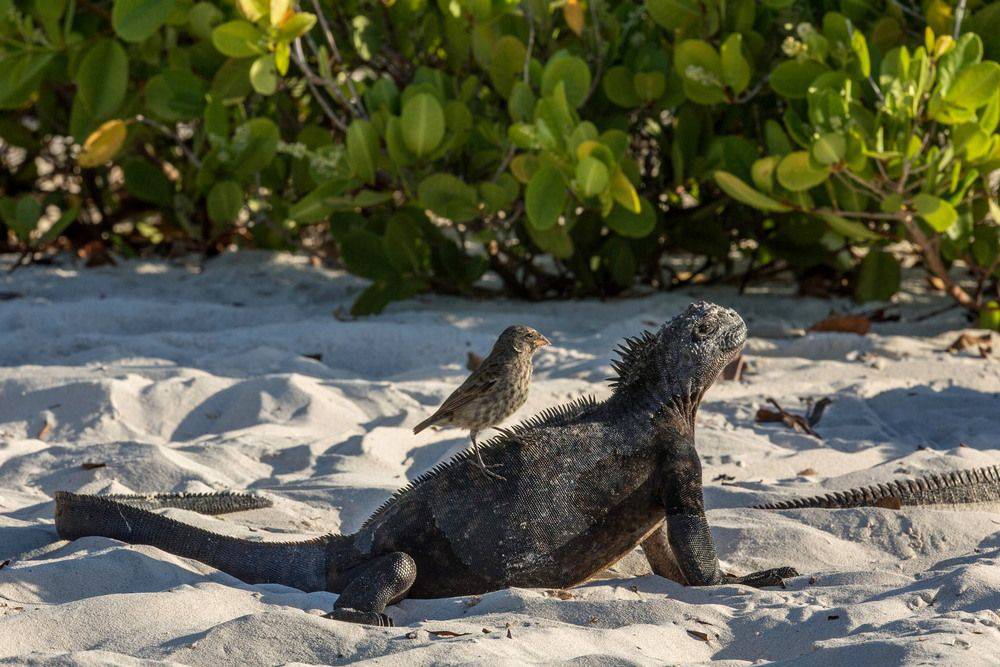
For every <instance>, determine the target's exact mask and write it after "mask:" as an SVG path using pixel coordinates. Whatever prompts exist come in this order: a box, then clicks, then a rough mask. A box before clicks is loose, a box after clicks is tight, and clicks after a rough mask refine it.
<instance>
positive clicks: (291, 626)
mask: <svg viewBox="0 0 1000 667" xmlns="http://www.w3.org/2000/svg"><path fill="white" fill-rule="evenodd" d="M3 281H4V282H3V284H0V290H4V291H8V292H18V293H22V294H23V298H17V299H13V300H10V301H4V302H0V364H3V368H0V561H3V560H4V559H11V562H10V563H9V564H7V565H6V566H5V567H3V569H0V662H3V663H4V664H26V663H30V664H52V665H56V664H58V665H103V664H116V665H140V664H141V665H146V664H167V663H170V664H175V663H183V664H194V665H218V664H247V665H257V664H261V665H268V664H280V663H289V662H299V663H336V662H346V661H351V660H361V661H366V660H367V661H370V662H372V663H378V664H382V665H385V664H425V663H436V662H444V663H483V662H485V663H491V664H522V663H526V662H545V663H549V662H573V663H575V664H663V663H700V662H707V661H713V660H714V661H719V662H725V663H726V664H749V663H753V662H755V661H761V660H763V661H777V662H786V663H794V664H806V665H852V666H857V665H863V664H902V663H905V664H927V663H937V664H949V665H951V664H970V665H980V664H987V663H993V664H997V663H998V662H1000V648H998V647H1000V630H998V627H1000V614H998V610H1000V532H998V531H1000V513H991V512H989V511H971V512H969V511H955V510H938V509H913V508H907V509H904V510H902V511H892V510H883V509H859V510H839V511H827V510H803V511H789V512H781V513H772V512H763V511H757V510H748V509H738V507H739V506H741V505H743V504H747V503H750V502H752V501H760V500H763V499H765V498H774V497H775V496H776V495H779V494H788V495H793V494H813V493H817V492H820V491H823V490H827V489H837V488H847V487H849V486H853V485H857V484H864V483H871V482H876V481H884V480H887V479H889V478H891V477H893V476H896V475H903V474H920V473H923V472H927V471H947V470H953V469H959V468H967V467H973V466H979V465H990V464H996V463H1000V362H998V360H997V359H992V360H983V359H979V358H976V357H975V356H973V355H971V354H962V355H951V354H948V353H945V352H943V351H942V350H943V348H945V347H946V346H947V344H948V343H950V342H951V340H952V339H953V338H954V337H955V336H956V335H957V334H956V332H957V331H958V330H960V329H961V328H962V327H963V326H964V323H963V320H962V319H961V316H960V313H958V311H951V312H949V313H947V314H945V315H941V316H939V317H935V318H933V319H931V320H928V321H926V322H922V323H919V324H913V323H905V322H904V323H890V324H880V325H876V327H875V330H874V333H873V334H872V335H869V336H867V337H858V336H855V335H850V334H811V335H808V336H805V337H779V336H783V335H789V334H792V333H794V329H796V328H797V327H803V326H806V325H808V324H810V323H811V322H814V321H816V320H818V319H820V318H821V317H823V316H825V315H826V314H827V312H828V311H829V310H830V309H831V308H832V307H842V306H846V305H848V304H845V303H833V304H831V303H830V302H823V301H816V300H803V299H796V298H791V297H781V298H778V297H775V296H768V295H762V294H758V295H748V296H744V297H739V296H737V295H736V294H735V293H734V292H733V291H732V290H729V289H721V288H720V289H711V290H709V289H705V290H692V291H690V292H688V293H684V294H682V293H675V294H657V295H654V296H651V297H649V298H643V299H632V300H626V301H611V302H606V303H599V302H596V301H585V302H573V303H544V304H535V305H528V304H523V303H507V302H499V303H498V302H470V301H463V300H457V299H444V298H421V299H419V300H416V301H411V302H407V303H402V304H396V305H393V306H392V307H391V308H390V309H389V310H388V312H387V313H386V314H384V315H382V316H379V317H374V318H368V319H363V320H359V321H354V322H344V321H339V320H338V319H336V318H335V317H334V316H333V314H332V313H333V311H334V309H335V308H336V307H337V306H343V307H346V306H348V305H349V303H350V301H351V299H352V297H353V296H354V295H355V294H357V292H358V290H359V289H360V287H361V286H362V285H363V283H362V281H359V280H356V279H353V278H351V277H347V276H343V275H340V274H336V273H333V272H329V271H322V270H317V269H313V268H310V267H309V265H308V263H307V262H305V261H304V260H302V259H300V258H292V257H288V256H277V257H268V256H263V255H256V254H253V253H250V254H244V255H239V256H229V257H223V258H221V259H218V260H216V261H214V262H212V263H210V264H208V266H207V268H206V269H205V270H204V271H203V272H201V273H196V272H193V271H191V270H189V269H185V268H183V267H179V266H174V267H171V266H169V265H167V264H163V263H142V264H129V265H124V266H120V267H117V268H114V267H105V268H100V269H92V270H80V271H77V270H76V269H74V268H72V267H71V266H69V265H68V264H67V265H65V266H64V267H63V268H54V267H49V268H40V267H32V268H28V269H23V270H20V271H18V272H16V273H14V274H12V275H10V276H7V277H5V278H4V279H3ZM696 297H698V298H707V299H710V300H714V301H717V302H721V303H725V304H727V305H732V306H734V307H736V308H737V309H738V310H739V311H740V312H741V313H742V314H743V315H744V317H745V319H746V320H747V321H748V323H749V325H750V329H751V334H752V335H754V334H756V335H757V336H758V337H755V338H752V339H751V341H750V342H749V344H748V347H747V357H748V359H749V361H750V363H751V372H750V373H749V374H748V375H747V376H746V377H745V379H744V381H743V382H742V383H733V382H728V383H720V384H719V385H717V386H716V387H715V388H714V389H712V391H710V392H709V395H708V397H707V399H706V402H705V404H704V406H703V408H702V412H701V416H700V419H699V436H698V438H699V439H698V442H699V450H700V453H701V456H702V460H703V462H704V464H705V474H704V479H705V498H706V504H707V505H708V507H709V508H711V509H710V511H709V521H710V522H711V524H712V528H713V532H714V535H715V539H716V544H717V546H718V548H719V554H720V558H721V559H722V560H723V563H724V565H725V567H726V568H727V569H728V570H730V571H734V572H740V573H742V572H747V571H750V570H754V569H759V568H764V567H772V566H778V565H792V566H795V567H796V568H798V569H799V570H800V571H801V572H802V573H804V576H802V577H799V578H797V579H794V580H791V581H789V582H788V587H787V589H786V590H780V589H773V590H765V591H757V590H753V589H749V588H744V587H739V586H725V587H713V588H708V589H695V588H683V587H680V586H678V585H676V584H674V583H672V582H669V581H666V580H664V579H661V578H659V577H656V576H653V575H650V574H648V568H646V567H645V565H644V563H643V561H642V560H641V558H639V557H638V556H637V554H632V555H631V556H629V557H628V558H626V560H625V561H623V562H622V563H621V564H620V565H619V566H617V567H616V568H615V571H614V572H612V573H610V574H609V578H604V579H601V580H599V581H595V582H592V583H590V584H588V585H585V586H582V587H579V588H577V589H574V590H572V591H571V592H570V593H569V594H561V595H557V594H555V593H554V592H546V591H541V590H504V591H497V592H494V593H490V594H488V595H483V596H481V597H468V598H455V599H447V600H406V601H404V602H403V603H402V604H400V605H398V606H396V607H391V608H390V610H389V612H390V613H391V615H392V616H393V617H394V618H395V620H396V623H397V626H398V627H396V628H392V629H376V628H367V627H361V626H357V625H350V624H343V623H337V622H332V621H328V620H325V619H323V618H320V617H319V616H318V615H317V614H319V613H320V612H321V611H324V610H328V609H329V608H330V607H331V605H332V604H333V602H334V600H335V599H336V596H334V595H333V594H328V593H312V594H305V593H302V592H300V591H297V590H293V589H289V588H285V587H282V586H276V585H268V586H248V585H245V584H243V583H241V582H239V581H237V580H236V579H234V578H232V577H230V576H228V575H225V574H222V573H219V572H217V571H214V570H212V569H211V568H208V567H206V566H204V565H201V564H199V563H195V562H192V561H186V560H184V559H180V558H177V557H175V556H172V555H169V554H166V553H163V552H160V551H158V550H156V549H153V548H149V547H143V546H140V547H136V546H128V545H123V544H121V543H118V542H115V541H113V540H108V539H104V538H96V537H95V538H86V539H81V540H78V541H76V542H73V543H64V542H58V538H57V536H56V533H55V530H54V528H53V525H52V509H53V504H52V500H51V498H52V495H53V493H54V492H55V491H56V490H62V489H65V490H72V491H83V492H105V491H117V492H127V491H129V490H131V491H135V492H152V491H205V490H210V489H241V488H250V489H254V490H258V491H261V492H264V493H268V494H271V495H272V496H273V497H274V498H275V501H276V507H275V508H273V509H268V510H263V511H258V512H249V513H245V514H236V515H231V516H230V517H228V518H226V519H225V520H219V519H211V518H205V517H199V516H197V515H193V514H190V513H187V512H181V511H176V510H175V511H171V512H170V513H171V515H172V516H175V517H177V518H180V519H183V520H186V521H191V522H196V523H198V524H199V525H203V526H210V527H214V528H216V529H218V530H226V531H229V532H233V533H238V534H245V535H251V534H253V535H258V536H259V535H261V534H262V532H263V530H264V529H267V528H270V529H273V530H275V531H280V532H281V533H284V534H285V535H286V536H287V535H288V534H292V535H308V534H315V533H320V532H325V531H338V530H339V531H350V530H352V529H355V528H356V527H357V526H358V525H359V524H360V523H361V522H362V521H363V520H364V518H365V517H366V515H367V514H368V513H369V512H370V511H371V510H372V509H374V508H375V507H376V506H377V505H378V504H379V503H380V502H381V501H382V500H383V499H384V498H385V497H386V495H387V494H389V493H390V492H391V491H392V490H393V489H394V488H396V487H398V486H399V485H401V484H402V483H403V482H404V481H405V480H406V479H407V478H412V477H414V476H416V475H418V474H419V473H421V472H422V471H424V470H426V469H428V468H430V467H432V466H433V465H434V464H435V463H437V462H439V461H441V460H443V459H445V458H447V457H449V456H450V455H451V454H453V453H455V452H457V451H459V450H460V449H462V448H463V447H465V446H466V444H467V443H466V440H465V439H464V435H463V434H462V433H460V432H458V431H438V432H433V431H427V432H424V433H422V434H421V435H420V436H417V437H414V436H413V435H412V433H410V431H409V428H410V427H411V426H412V425H413V424H415V423H416V422H417V421H419V420H420V419H421V418H422V417H424V416H426V415H427V414H428V411H429V410H430V409H432V407H433V406H434V405H436V404H437V403H438V402H439V401H440V400H441V399H442V398H443V397H444V396H445V395H446V394H447V393H448V392H449V390H450V389H451V388H452V387H453V386H454V385H455V384H456V383H457V382H458V381H459V380H460V379H461V378H462V377H463V375H464V373H465V372H466V371H465V368H464V363H465V357H466V352H467V351H469V350H473V351H476V352H479V353H484V352H486V351H487V350H488V348H489V346H490V345H491V343H492V341H493V339H494V337H495V336H496V334H497V333H498V332H499V331H500V330H501V329H502V328H503V327H505V326H506V325H508V324H512V323H516V322H522V323H525V324H530V325H533V326H535V327H537V328H538V329H540V330H541V331H542V332H543V333H545V334H546V335H547V336H548V337H549V338H550V339H552V341H553V346H552V347H550V348H545V349H544V350H543V351H542V352H541V353H540V354H539V355H538V356H537V358H536V359H537V362H536V381H535V384H534V386H533V389H532V394H531V397H530V399H529V403H528V405H527V406H525V407H524V408H523V409H522V411H521V412H520V415H519V416H527V415H529V414H530V413H532V412H534V411H537V410H540V409H542V408H544V407H547V406H551V405H555V404H558V403H560V402H563V401H566V400H567V399H570V398H573V397H576V396H578V395H580V394H582V393H586V392H596V393H597V394H598V395H599V396H603V395H606V393H607V391H608V390H607V388H606V385H605V384H604V383H602V382H601V380H602V379H603V378H605V377H607V376H608V375H609V366H608V360H609V353H610V350H611V349H612V347H613V346H614V345H615V344H616V342H617V341H618V339H619V338H620V337H622V336H624V335H627V334H634V333H637V332H638V331H640V330H641V329H643V328H648V327H649V326H651V325H657V324H659V323H660V322H662V321H663V320H664V319H666V318H668V317H670V316H672V315H674V314H675V313H676V312H678V311H679V310H680V309H681V308H682V307H683V306H685V305H686V304H687V303H688V302H689V301H691V300H692V299H693V298H696ZM942 303H943V302H942V301H940V300H939V299H936V298H921V299H920V300H919V303H915V304H908V305H906V306H905V307H904V308H903V312H904V314H905V315H913V314H914V313H918V312H925V311H930V310H933V309H934V308H935V307H938V306H940V305H941V304H942ZM762 336H763V337H762ZM904 336H915V337H904ZM307 354H322V362H320V361H316V360H314V359H310V358H307V357H306V356H304V355H307ZM768 396H773V397H775V398H776V399H778V401H779V402H781V403H782V404H783V405H785V406H786V407H788V408H790V409H801V408H802V403H801V402H800V399H802V398H804V397H814V398H819V397H822V396H831V397H833V398H834V399H835V402H834V403H833V405H832V406H830V408H829V409H828V410H827V413H826V415H825V417H824V419H823V421H822V423H821V424H820V426H819V429H818V430H819V431H820V433H821V434H822V435H823V436H824V438H825V440H824V441H819V440H817V439H815V438H812V437H809V436H805V435H799V434H796V433H793V432H792V431H790V430H787V429H786V428H785V427H783V426H781V425H778V424H769V425H764V426H761V425H755V424H754V423H753V416H754V413H755V411H756V408H757V407H758V406H760V405H762V404H763V402H764V399H765V398H766V397H768ZM46 424H48V426H45V425H46ZM962 444H964V445H965V446H961V445H962ZM85 462H88V463H106V464H107V465H106V467H102V468H96V469H92V470H85V469H82V468H81V464H83V463H85ZM809 468H812V469H813V470H814V471H815V474H814V475H811V476H803V475H799V474H798V473H799V472H801V471H804V470H806V469H809ZM721 475H729V476H731V477H732V478H733V481H731V482H727V483H726V484H723V479H724V478H722V477H720V476H721ZM250 531H255V532H253V533H251V532H250ZM564 598H566V599H564ZM307 612H308V613H307ZM441 630H446V631H451V632H454V633H468V634H465V635H464V636H460V637H442V636H435V635H434V634H433V632H436V631H441ZM690 631H693V632H695V633H704V634H702V635H701V636H700V637H699V636H697V635H695V634H691V632H690ZM705 638H707V640H706V639H705Z"/></svg>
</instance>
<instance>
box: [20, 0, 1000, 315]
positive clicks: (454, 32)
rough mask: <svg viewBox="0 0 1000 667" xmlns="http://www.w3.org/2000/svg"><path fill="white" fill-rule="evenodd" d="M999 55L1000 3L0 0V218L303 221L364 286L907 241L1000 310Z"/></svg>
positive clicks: (569, 292)
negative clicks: (998, 303) (999, 191)
mask: <svg viewBox="0 0 1000 667" xmlns="http://www.w3.org/2000/svg"><path fill="white" fill-rule="evenodd" d="M998 59H1000V2H995V3H984V2H976V1H970V2H965V1H961V2H957V3H949V2H945V1H943V0H929V1H924V2H922V3H918V2H909V1H907V0H903V1H892V2H877V1H873V2H866V1H864V0H840V1H839V2H834V1H817V2H793V1H790V0H765V1H764V2H753V1H751V0H646V2H645V3H644V4H642V3H632V2H623V1H620V0H589V1H585V0H556V1H555V2H547V1H545V0H522V1H520V2H517V1H513V0H385V1H374V0H343V1H338V2H330V1H329V0H301V1H300V2H298V3H294V2H290V0H270V2H268V1H267V0H235V1H234V2H226V1H224V0H215V1H213V2H207V1H203V2H193V1H192V0H114V1H113V2H112V1H107V0H0V109H2V110H3V114H2V118H0V138H2V143H0V156H2V159H3V161H4V165H5V169H4V170H3V175H2V177H0V178H2V180H0V192H2V194H3V198H2V199H0V220H2V222H3V223H4V224H5V225H6V229H7V234H5V235H4V236H5V238H3V239H0V243H3V244H6V249H7V250H19V251H22V252H23V253H24V255H23V256H24V258H25V260H26V261H27V260H30V259H31V258H32V257H35V256H36V253H41V251H43V250H45V249H47V248H50V247H60V246H62V247H67V246H68V247H71V248H74V249H77V250H79V251H80V252H81V253H84V254H95V253H96V254H100V253H101V252H103V251H105V250H107V249H110V250H113V251H114V252H116V253H119V254H122V255H125V256H131V255H134V254H138V253H143V252H150V251H166V252H189V251H192V250H197V251H201V252H205V253H208V254H212V253H216V252H219V251H220V250H222V249H224V248H226V247H229V246H232V245H236V246H239V247H245V246H252V247H260V248H271V249H297V248H305V249H307V250H309V251H310V252H314V253H316V254H318V255H323V256H326V257H329V258H330V259H331V260H332V261H339V262H341V263H342V264H343V266H345V267H346V268H347V269H348V270H349V271H351V272H353V273H356V274H358V275H361V276H365V277H367V278H370V279H372V281H373V282H372V285H371V287H370V288H368V289H367V290H366V291H365V292H364V293H363V294H362V295H361V297H360V298H359V300H358V302H357V303H356V304H355V312H357V313H364V312H372V311H375V310H378V309H380V308H382V307H383V306H384V305H385V304H386V303H387V302H388V301H390V300H393V299H400V298H406V297H408V296H410V295H413V294H415V293H417V292H421V291H426V290H435V291H441V292H449V293H460V294H461V293H472V292H474V291H475V290H477V289H482V288H477V287H476V283H477V282H478V281H479V279H480V278H481V277H482V275H483V274H484V273H485V272H486V271H489V270H492V271H493V272H495V273H496V274H497V275H498V276H499V278H500V279H501V281H502V284H503V285H504V287H505V289H506V291H508V292H509V293H511V294H514V295H518V296H522V297H525V298H534V299H537V298H549V297H564V296H574V295H594V294H597V295H612V294H617V293H620V292H623V291H625V290H628V289H629V288H630V287H632V286H634V285H635V284H637V283H645V284H649V285H653V286H657V287H670V286H676V285H679V284H685V283H688V282H692V281H707V280H720V279H735V280H738V281H742V282H743V283H744V284H745V283H746V282H748V281H751V280H754V279H756V278H759V277H760V276H763V275H768V274H773V273H776V272H779V271H789V270H790V271H792V272H793V273H794V275H796V276H797V277H798V279H799V280H800V284H801V285H802V286H803V289H804V290H806V291H809V292H817V291H819V292H824V293H831V292H841V291H851V292H853V294H854V295H855V296H856V297H857V298H858V299H859V300H862V301H864V300H875V299H887V298H889V297H890V296H892V295H893V294H894V293H895V292H896V291H897V290H898V289H899V285H900V279H899V277H900V266H901V264H900V263H901V262H903V263H904V264H905V263H910V262H918V263H919V264H920V265H921V266H923V267H924V268H925V269H926V271H927V272H928V274H929V276H930V278H931V280H932V284H934V285H935V286H936V287H937V288H939V289H942V290H944V291H946V292H948V293H949V294H950V295H951V296H952V297H953V298H954V299H955V300H956V301H957V302H958V303H959V304H961V306H963V307H965V308H966V309H968V310H969V312H970V314H974V315H977V316H978V317H979V318H980V321H981V322H982V323H983V324H984V325H986V326H990V327H993V328H1000V308H997V306H996V300H997V299H998V297H1000V292H998V290H1000V287H998V282H1000V281H998V276H1000V237H998V229H1000V206H998V204H997V184H996V177H995V176H994V177H993V181H992V182H991V173H993V172H995V171H996V170H997V168H998V167H1000V135H998V133H997V126H998V121H1000V64H998V63H997V62H996V61H997V60H998ZM678 257H681V258H685V260H686V262H685V263H684V264H679V263H678V262H677V258H678ZM668 258H670V259H671V260H672V261H668ZM681 265H684V266H688V267H689V268H688V269H687V270H683V271H682V270H679V268H678V266H681Z"/></svg>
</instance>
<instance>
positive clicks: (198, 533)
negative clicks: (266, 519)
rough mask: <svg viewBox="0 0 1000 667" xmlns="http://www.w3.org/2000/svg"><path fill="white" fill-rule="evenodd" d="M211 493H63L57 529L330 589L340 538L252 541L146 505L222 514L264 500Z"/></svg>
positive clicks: (252, 579)
mask: <svg viewBox="0 0 1000 667" xmlns="http://www.w3.org/2000/svg"><path fill="white" fill-rule="evenodd" d="M210 495H212V496H216V497H215V498H209V497H208V496H202V497H200V498H193V497H191V496H187V497H184V496H183V495H177V494H163V495H162V496H103V497H102V496H91V495H81V494H75V493H68V492H65V491H60V492H57V493H56V511H55V518H56V529H57V530H58V531H59V535H60V537H62V538H63V539H67V540H74V539H77V538H80V537H85V536H88V535H97V536H101V537H110V538H113V539H116V540H122V541H123V542H129V543H132V544H148V545H150V546H154V547H157V548H159V549H162V550H164V551H167V552H169V553H172V554H176V555H178V556H184V557H185V558H193V559H194V560H197V561H200V562H202V563H205V564H207V565H211V566H212V567H214V568H216V569H218V570H221V571H223V572H226V573H227V574H231V575H233V576H234V577H236V578H238V579H240V580H242V581H245V582H247V583H251V584H256V583H277V584H284V585H286V586H291V587H293V588H298V589H300V590H304V591H321V590H326V587H327V586H326V584H327V581H326V574H327V550H328V547H329V545H330V543H331V541H333V540H334V539H335V538H337V536H332V535H328V536H323V537H320V538H316V539H312V540H303V541H299V542H262V541H255V540H247V539H243V538H238V537H230V536H228V535H221V534H219V533H213V532H212V531H208V530H204V529H201V528H197V527H195V526H191V525H188V524H185V523H181V522H180V521H175V520H173V519H171V518H169V517H166V516H162V515H160V514H155V513H153V512H150V511H148V510H147V509H144V507H184V508H185V509H194V508H195V507H196V506H199V505H200V506H202V507H203V508H205V509H208V510H210V511H211V513H221V512H220V511H219V510H221V509H223V508H224V507H232V506H233V504H234V503H235V504H237V505H240V507H241V509H249V508H247V507H245V505H247V504H248V503H250V502H252V501H248V500H247V498H248V497H249V498H259V497H255V496H251V495H250V494H232V496H241V495H242V496H244V497H243V498H241V499H239V500H236V499H235V498H233V497H229V498H228V500H227V499H226V498H225V496H224V495H223V496H222V497H219V495H218V494H210ZM262 500H264V501H266V499H262ZM227 502H228V505H227ZM253 502H255V501H253ZM268 504H269V503H268ZM213 510H214V511H213ZM226 511H237V510H235V509H228V510H226Z"/></svg>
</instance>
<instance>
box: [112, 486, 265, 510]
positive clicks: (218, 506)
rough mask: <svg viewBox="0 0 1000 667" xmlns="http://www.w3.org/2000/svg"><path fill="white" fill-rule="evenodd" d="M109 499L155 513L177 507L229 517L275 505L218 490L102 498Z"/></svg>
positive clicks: (261, 497) (251, 497) (262, 499)
mask: <svg viewBox="0 0 1000 667" xmlns="http://www.w3.org/2000/svg"><path fill="white" fill-rule="evenodd" d="M102 498H106V499H108V500H114V501H115V502H119V503H126V504H128V505H131V506H132V507H138V508H140V509H147V510H155V509H163V508H166V507H174V508H177V509H182V510H189V511H191V512H197V513H198V514H209V515H216V514H230V513H232V512H246V511H249V510H259V509H263V508H265V507H271V506H272V505H273V504H274V503H272V502H271V500H270V499H269V498H265V497H264V496H259V495H257V494H255V493H239V492H236V491H216V492H214V493H149V494H135V495H126V494H114V495H108V496H102Z"/></svg>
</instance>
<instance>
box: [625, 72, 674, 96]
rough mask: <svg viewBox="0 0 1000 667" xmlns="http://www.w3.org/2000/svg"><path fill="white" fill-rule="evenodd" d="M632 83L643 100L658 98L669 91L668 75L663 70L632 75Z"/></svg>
mask: <svg viewBox="0 0 1000 667" xmlns="http://www.w3.org/2000/svg"><path fill="white" fill-rule="evenodd" d="M632 83H633V86H634V88H635V92H636V95H637V96H638V97H639V99H641V100H642V101H643V102H652V101H653V100H658V99H660V98H661V97H663V93H665V92H666V91H667V77H666V76H664V74H663V72H639V73H638V74H636V75H635V76H634V77H632Z"/></svg>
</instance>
